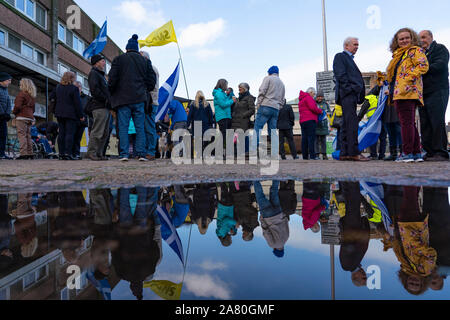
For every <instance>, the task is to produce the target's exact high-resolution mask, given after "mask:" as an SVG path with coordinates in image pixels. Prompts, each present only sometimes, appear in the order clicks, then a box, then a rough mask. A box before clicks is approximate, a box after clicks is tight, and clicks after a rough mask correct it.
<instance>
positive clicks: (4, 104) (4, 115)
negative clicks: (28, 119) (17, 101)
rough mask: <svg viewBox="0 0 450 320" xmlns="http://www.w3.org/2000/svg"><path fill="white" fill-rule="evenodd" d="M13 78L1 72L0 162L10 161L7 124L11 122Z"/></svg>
mask: <svg viewBox="0 0 450 320" xmlns="http://www.w3.org/2000/svg"><path fill="white" fill-rule="evenodd" d="M11 79H12V77H11V76H10V75H9V74H7V73H6V72H0V160H5V159H9V158H8V157H7V156H6V154H5V151H6V139H7V137H8V127H7V123H8V121H9V120H11V116H10V114H11V99H10V98H9V94H8V86H9V85H10V84H11Z"/></svg>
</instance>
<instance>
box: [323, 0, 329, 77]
mask: <svg viewBox="0 0 450 320" xmlns="http://www.w3.org/2000/svg"><path fill="white" fill-rule="evenodd" d="M322 22H323V62H324V71H328V41H327V17H326V12H325V0H322Z"/></svg>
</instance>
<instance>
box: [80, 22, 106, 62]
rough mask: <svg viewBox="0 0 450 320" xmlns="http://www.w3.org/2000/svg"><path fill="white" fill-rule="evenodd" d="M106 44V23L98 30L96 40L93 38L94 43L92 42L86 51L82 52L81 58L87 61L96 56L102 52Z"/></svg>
mask: <svg viewBox="0 0 450 320" xmlns="http://www.w3.org/2000/svg"><path fill="white" fill-rule="evenodd" d="M107 42H108V37H107V21H105V23H104V24H103V27H102V28H101V29H100V32H99V33H98V36H97V38H95V40H94V42H92V43H91V44H90V45H89V47H87V49H86V50H84V52H83V57H85V58H86V59H89V58H90V57H92V56H95V55H96V54H99V53H100V52H102V51H103V49H104V48H105V46H106V43H107Z"/></svg>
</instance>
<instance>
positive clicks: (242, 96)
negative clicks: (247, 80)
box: [239, 91, 250, 100]
mask: <svg viewBox="0 0 450 320" xmlns="http://www.w3.org/2000/svg"><path fill="white" fill-rule="evenodd" d="M249 95H250V91H246V92H244V93H243V94H240V93H239V100H241V99H244V98H245V97H247V96H249Z"/></svg>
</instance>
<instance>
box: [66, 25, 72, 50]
mask: <svg viewBox="0 0 450 320" xmlns="http://www.w3.org/2000/svg"><path fill="white" fill-rule="evenodd" d="M66 44H67V45H68V46H69V47H71V48H73V32H72V31H70V30H69V29H66Z"/></svg>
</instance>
